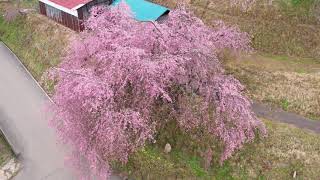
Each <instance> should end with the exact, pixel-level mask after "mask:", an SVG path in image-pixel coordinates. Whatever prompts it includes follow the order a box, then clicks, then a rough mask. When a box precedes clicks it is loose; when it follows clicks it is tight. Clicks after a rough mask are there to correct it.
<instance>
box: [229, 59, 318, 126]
mask: <svg viewBox="0 0 320 180" xmlns="http://www.w3.org/2000/svg"><path fill="white" fill-rule="evenodd" d="M226 69H227V71H228V72H229V73H231V74H233V75H234V76H235V77H237V78H238V79H239V80H240V81H241V82H242V83H243V84H245V85H246V87H247V93H248V95H249V96H250V97H251V98H253V99H255V100H258V101H262V102H265V103H271V104H274V105H277V106H280V107H281V108H283V109H284V110H286V111H292V112H296V113H298V114H301V115H303V116H306V117H309V118H311V119H317V120H320V108H319V107H320V61H317V60H313V59H306V58H288V57H281V56H259V55H258V56H257V55H254V56H251V57H245V58H242V59H241V60H232V61H227V62H226Z"/></svg>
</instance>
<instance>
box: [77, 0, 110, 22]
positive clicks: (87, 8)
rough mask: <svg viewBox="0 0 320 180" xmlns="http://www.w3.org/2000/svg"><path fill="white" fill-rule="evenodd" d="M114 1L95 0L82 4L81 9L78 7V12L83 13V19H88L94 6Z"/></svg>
mask: <svg viewBox="0 0 320 180" xmlns="http://www.w3.org/2000/svg"><path fill="white" fill-rule="evenodd" d="M112 2H113V0H94V1H91V2H89V3H87V4H86V5H84V6H82V7H81V8H80V9H78V13H79V12H81V13H82V19H87V18H88V17H89V11H90V9H91V8H92V7H93V6H97V5H110V4H111V3H112ZM79 19H81V18H80V16H79Z"/></svg>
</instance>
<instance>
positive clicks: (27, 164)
mask: <svg viewBox="0 0 320 180" xmlns="http://www.w3.org/2000/svg"><path fill="white" fill-rule="evenodd" d="M48 100H49V99H48V97H47V96H46V94H45V93H44V92H43V91H42V90H41V88H40V87H39V86H38V85H37V83H36V82H35V81H34V79H33V78H32V77H31V76H30V74H28V72H27V71H26V70H25V69H24V68H23V66H22V65H21V63H20V61H19V60H18V59H17V58H16V57H15V56H14V55H13V54H12V53H11V52H10V50H8V49H7V48H6V46H5V45H4V44H3V43H1V42H0V127H1V129H2V130H3V131H4V133H5V135H6V137H7V139H8V140H9V141H10V144H11V145H12V146H13V149H14V151H15V152H16V153H18V154H20V155H19V159H20V160H21V163H22V166H23V168H22V170H21V171H20V172H19V173H18V174H17V176H16V177H14V179H15V180H73V179H75V178H74V177H72V175H71V174H72V173H71V170H70V169H68V168H67V167H66V166H65V165H64V157H65V148H64V147H61V146H59V145H57V143H56V135H55V133H54V130H53V129H51V128H50V127H49V126H48V122H47V121H46V118H44V113H43V105H44V104H45V103H48Z"/></svg>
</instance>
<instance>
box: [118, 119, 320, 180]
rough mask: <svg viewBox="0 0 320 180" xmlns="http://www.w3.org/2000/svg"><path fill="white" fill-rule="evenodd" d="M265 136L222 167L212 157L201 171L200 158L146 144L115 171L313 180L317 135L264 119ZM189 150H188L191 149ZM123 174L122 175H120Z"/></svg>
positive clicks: (229, 179)
mask: <svg viewBox="0 0 320 180" xmlns="http://www.w3.org/2000/svg"><path fill="white" fill-rule="evenodd" d="M264 122H265V123H266V125H267V129H268V137H267V138H265V139H261V140H256V141H255V142H254V143H252V144H247V145H245V146H244V148H243V149H242V150H241V151H238V152H237V153H236V154H235V155H234V156H233V157H232V158H230V159H229V160H227V161H226V162H225V163H224V164H223V165H222V166H221V165H220V164H219V163H217V161H216V160H217V159H218V158H219V157H215V156H214V157H213V158H214V160H213V162H214V163H213V164H212V166H211V168H209V169H208V170H205V169H204V168H203V166H202V158H201V157H200V156H195V155H194V154H192V153H186V151H184V150H182V149H181V148H180V147H179V148H177V147H175V146H173V150H172V152H170V153H169V154H166V153H164V152H163V148H161V147H162V146H159V145H158V144H153V145H149V146H147V147H145V148H143V149H142V150H140V151H138V152H136V153H135V154H134V155H133V156H131V157H130V159H129V162H128V164H127V165H125V166H121V168H119V166H118V167H117V169H118V170H119V169H120V171H121V172H122V174H126V175H127V176H129V177H133V178H136V179H158V178H159V177H162V179H216V180H220V179H224V180H242V179H243V180H247V179H261V180H264V179H275V180H277V179H279V180H283V179H292V175H293V173H294V171H296V172H297V179H317V178H318V177H319V175H320V174H319V172H318V170H319V168H320V154H319V150H320V149H319V147H320V136H319V135H316V134H313V133H310V132H307V131H304V130H301V129H298V128H295V127H292V126H289V125H286V124H281V123H276V122H272V121H269V120H264ZM191 148H192V147H191ZM124 172H125V173H124Z"/></svg>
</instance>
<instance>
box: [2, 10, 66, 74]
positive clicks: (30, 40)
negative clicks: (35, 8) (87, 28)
mask: <svg viewBox="0 0 320 180" xmlns="http://www.w3.org/2000/svg"><path fill="white" fill-rule="evenodd" d="M9 5H10V6H12V5H11V4H6V6H9ZM4 8H5V4H0V14H1V12H5V10H4ZM71 36H72V31H70V30H69V29H67V28H64V27H62V26H60V25H57V24H55V23H53V22H52V21H50V20H48V19H47V18H46V17H43V16H41V15H38V14H30V15H28V16H24V17H21V16H20V17H18V18H17V19H15V20H14V21H12V22H5V21H4V19H3V17H2V16H0V39H1V40H2V41H3V42H5V43H6V44H7V45H8V46H9V47H10V48H11V49H12V50H13V52H15V53H16V55H17V56H18V57H19V58H20V59H21V61H22V63H23V64H24V65H25V66H26V67H27V68H28V69H29V70H30V71H31V73H32V74H33V75H34V76H35V78H36V79H37V80H40V79H41V76H42V74H43V72H44V71H46V70H47V69H48V68H49V67H52V66H55V65H57V63H58V62H59V59H60V57H61V54H63V49H65V46H66V45H67V43H68V42H69V38H70V37H71Z"/></svg>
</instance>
